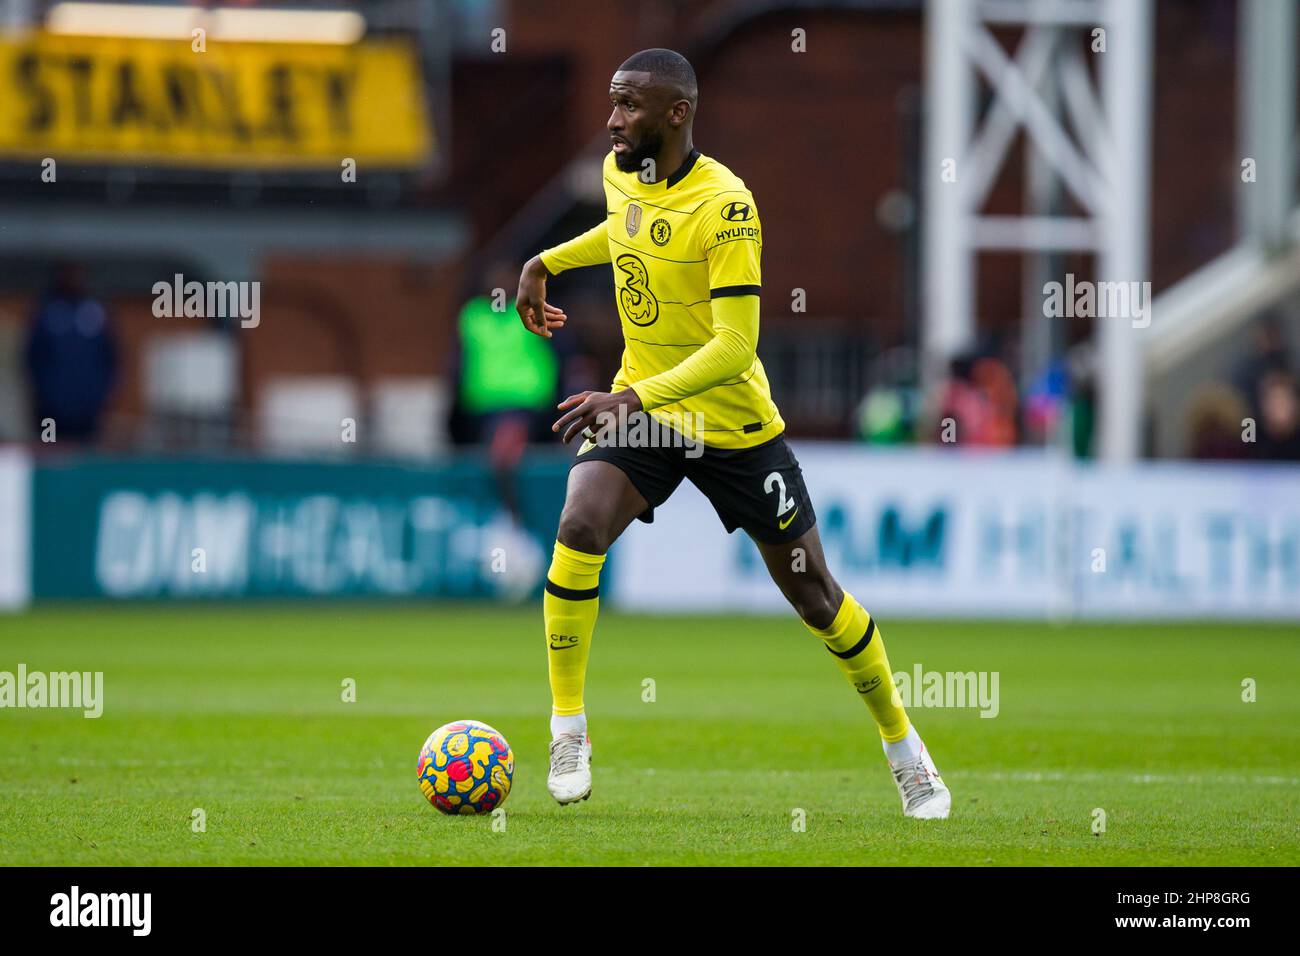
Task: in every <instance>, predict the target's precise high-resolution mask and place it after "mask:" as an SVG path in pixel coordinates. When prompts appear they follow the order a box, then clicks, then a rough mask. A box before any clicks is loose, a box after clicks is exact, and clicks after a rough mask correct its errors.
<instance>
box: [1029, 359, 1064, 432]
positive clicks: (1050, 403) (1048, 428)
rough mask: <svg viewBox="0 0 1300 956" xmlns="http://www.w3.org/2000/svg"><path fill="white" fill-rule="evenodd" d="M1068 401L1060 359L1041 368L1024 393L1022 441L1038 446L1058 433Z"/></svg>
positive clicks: (1062, 363) (1062, 364)
mask: <svg viewBox="0 0 1300 956" xmlns="http://www.w3.org/2000/svg"><path fill="white" fill-rule="evenodd" d="M1069 402H1070V368H1069V364H1068V362H1067V361H1066V359H1064V358H1060V359H1056V360H1055V361H1053V362H1051V363H1049V364H1048V366H1047V367H1046V368H1045V369H1043V371H1042V373H1041V374H1039V376H1038V378H1036V379H1035V380H1034V381H1033V382H1032V383H1031V384H1030V386H1029V389H1028V391H1027V392H1026V394H1025V432H1026V438H1027V439H1028V440H1029V441H1031V442H1035V443H1038V444H1046V443H1049V442H1051V441H1053V440H1054V439H1055V438H1056V437H1057V436H1058V435H1059V434H1060V428H1061V427H1062V423H1063V421H1064V418H1065V414H1066V411H1067V409H1068V407H1069Z"/></svg>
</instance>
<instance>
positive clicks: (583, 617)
mask: <svg viewBox="0 0 1300 956" xmlns="http://www.w3.org/2000/svg"><path fill="white" fill-rule="evenodd" d="M604 563H605V556H604V555H603V554H583V553H582V552H581V551H574V550H573V549H572V548H568V547H565V546H564V545H562V544H560V542H558V541H557V542H555V553H554V555H553V557H552V558H551V567H550V570H549V571H547V572H546V594H545V596H544V597H543V598H542V616H543V618H544V619H545V621H546V647H547V651H546V654H547V658H546V659H547V663H548V665H549V667H550V673H551V712H552V713H554V714H559V715H563V716H571V715H573V714H581V713H582V712H583V703H582V690H583V686H584V685H585V684H586V682H587V656H588V655H589V654H590V652H591V633H592V631H594V630H595V629H596V610H597V608H598V607H599V605H600V598H599V597H597V595H598V594H599V592H600V589H599V587H598V584H599V582H600V568H601V566H602V565H603V564H604Z"/></svg>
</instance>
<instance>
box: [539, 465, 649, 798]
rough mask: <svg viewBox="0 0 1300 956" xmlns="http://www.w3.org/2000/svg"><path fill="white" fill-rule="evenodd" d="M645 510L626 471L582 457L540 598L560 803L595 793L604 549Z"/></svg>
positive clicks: (553, 782)
mask: <svg viewBox="0 0 1300 956" xmlns="http://www.w3.org/2000/svg"><path fill="white" fill-rule="evenodd" d="M647 508H648V505H647V503H646V500H645V498H644V497H642V495H641V493H640V492H639V491H637V489H636V487H635V486H634V485H633V484H632V482H631V480H630V479H629V478H628V477H627V475H626V474H625V473H624V472H623V471H622V470H621V469H619V468H618V467H617V466H615V465H612V464H610V463H609V462H607V461H597V460H592V461H580V462H578V463H577V464H575V465H574V466H573V468H572V469H571V470H570V471H569V485H568V491H567V493H566V495H565V500H564V511H563V513H562V514H561V516H560V528H559V532H558V533H557V535H556V542H555V552H554V556H553V557H552V559H551V567H550V569H549V570H548V571H547V574H546V593H545V595H544V596H543V599H542V608H543V616H544V618H545V622H546V647H547V650H546V653H547V664H548V669H549V671H550V679H551V704H552V706H551V715H552V716H551V770H550V774H549V776H548V779H547V786H548V788H549V789H550V792H551V796H553V797H554V798H555V799H556V800H558V801H559V802H560V803H562V804H563V803H572V802H574V801H575V800H585V799H586V798H587V797H588V796H590V795H591V771H590V769H589V766H588V764H589V763H590V760H591V742H590V740H589V738H588V737H587V715H586V710H585V706H584V703H583V689H584V686H585V684H586V679H587V660H588V657H589V655H590V652H591V637H592V633H593V632H594V631H595V629H596V612H597V610H598V608H599V605H600V599H599V596H598V595H599V593H600V570H601V567H602V566H603V565H604V563H605V552H606V551H607V550H609V546H610V545H611V544H613V543H614V541H615V540H617V538H618V536H619V535H620V534H622V533H623V530H624V529H625V528H626V527H627V526H628V524H629V523H631V521H632V519H633V518H635V517H636V516H637V515H639V514H642V513H644V512H645V511H646V509H647Z"/></svg>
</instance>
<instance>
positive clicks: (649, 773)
mask: <svg viewBox="0 0 1300 956" xmlns="http://www.w3.org/2000/svg"><path fill="white" fill-rule="evenodd" d="M883 634H884V635H885V639H886V646H887V649H888V651H889V655H890V662H891V664H892V666H893V668H894V670H895V671H902V670H907V671H911V670H912V668H913V665H914V664H915V663H916V662H920V663H922V664H923V666H924V667H925V669H926V670H927V671H929V670H942V671H947V670H955V671H997V672H999V674H1000V684H999V690H1000V713H999V714H998V716H997V717H996V718H994V719H984V718H980V716H979V714H978V711H977V710H975V709H946V710H944V709H929V710H927V709H923V708H922V709H918V708H913V709H912V710H911V715H912V718H913V720H914V722H915V723H916V725H917V727H918V728H919V729H920V730H921V732H922V734H923V735H924V737H925V739H926V742H927V744H928V745H929V747H930V749H931V751H932V752H933V754H934V756H935V758H936V761H937V763H938V765H939V769H940V771H941V772H942V773H943V775H944V778H945V780H946V781H947V782H948V784H949V786H950V787H951V788H952V792H953V798H954V805H953V815H952V818H951V819H949V820H947V821H944V822H931V821H911V820H904V819H903V817H902V815H901V813H900V809H899V803H898V797H897V794H896V791H895V789H894V785H893V782H892V781H891V779H890V777H889V774H888V772H887V770H886V768H885V764H884V761H883V757H882V755H881V752H880V745H879V742H878V738H877V736H876V734H875V731H874V728H873V726H872V724H871V723H870V720H869V717H868V714H867V711H866V708H865V707H863V705H862V703H861V702H860V701H859V700H858V698H857V695H856V694H855V693H853V691H852V689H851V688H850V687H849V686H848V685H847V683H846V682H845V681H844V678H843V677H842V676H841V675H840V673H839V671H838V670H837V668H836V667H835V666H834V662H833V661H832V660H830V658H829V655H827V654H826V652H825V651H824V650H822V649H821V647H820V646H818V644H817V642H816V641H815V640H813V639H812V638H811V637H809V636H808V634H807V633H806V632H805V631H804V630H803V628H802V626H801V625H800V624H799V623H798V621H797V620H795V619H794V618H793V617H789V618H743V617H741V618H737V617H678V616H672V617H647V616H639V615H638V616H632V615H625V614H618V613H614V612H612V611H609V610H606V611H603V612H602V614H601V619H600V623H599V625H598V628H597V633H596V638H595V644H594V648H593V652H592V662H591V672H590V675H589V679H588V688H587V709H588V713H589V714H590V718H591V733H592V739H593V743H594V746H595V761H594V764H593V769H594V771H595V790H594V793H593V795H592V798H591V800H590V801H588V802H586V803H581V804H578V805H576V806H571V807H558V806H556V805H554V804H553V803H552V802H551V801H550V798H549V797H548V795H547V793H546V779H545V778H546V759H547V758H546V753H547V751H546V745H547V740H548V737H549V733H548V729H547V719H548V714H549V701H550V697H549V693H548V689H547V682H546V658H545V650H544V643H543V638H542V636H541V629H540V609H539V608H525V609H518V610H502V609H495V608H487V607H482V608H479V607H458V606H447V605H436V606H434V605H430V606H425V607H418V606H411V605H404V606H386V605H380V604H373V605H365V606H358V605H351V606H338V605H320V604H316V605H307V604H304V605H300V606H282V605H277V606H261V607H259V606H250V605H245V606H241V607H238V608H225V607H219V606H214V605H204V606H195V607H189V608H183V609H181V608H177V607H175V606H171V607H137V608H104V607H94V608H84V609H83V608H47V609H39V610H36V611H33V612H30V613H27V614H24V615H21V616H16V617H0V670H7V671H11V672H12V671H15V670H16V668H17V665H18V663H20V662H21V663H24V664H26V665H27V668H28V671H29V672H30V671H37V670H40V671H62V670H79V671H87V670H89V671H103V672H104V696H105V705H104V714H103V716H102V717H101V718H99V719H97V720H88V719H85V718H83V717H82V716H81V713H80V712H79V711H69V710H8V709H6V710H0V793H2V794H3V799H0V863H2V864H6V865H15V864H38V865H49V864H58V865H77V866H81V865H98V864H178V865H189V864H195V865H227V864H253V865H256V864H282V865H320V864H325V865H332V864H381V865H382V864H402V865H407V864H410V865H461V864H479V865H482V864H488V865H491V864H526V865H568V864H621V865H642V864H649V865H663V864H718V865H743V864H767V865H783V866H784V865H837V864H851V865H873V866H878V865H910V864H922V865H949V864H955V865H1005V864H1028V865H1040V864H1042V865H1055V866H1071V865H1158V864H1202V865H1227V864H1256V865H1258V864H1263V865H1282V864H1287V865H1295V864H1297V863H1300V834H1298V833H1297V822H1296V821H1297V818H1300V634H1297V629H1296V628H1295V627H1294V626H1281V625H1263V624H1219V623H1214V622H1204V623H1200V624H1197V625H1195V626H1190V625H1186V624H1179V625H1133V624H1124V625H1117V624H1086V625H1085V624H1077V625H1070V626H1064V627H1053V626H1049V625H1045V624H1022V623H1018V624H1002V623H996V624H995V623H977V624H972V623H965V622H955V621H954V622H943V623H932V622H929V623H927V622H901V621H899V622H891V621H888V620H886V621H884V622H883ZM1248 677H1249V678H1254V679H1255V681H1256V682H1257V693H1258V700H1257V701H1256V702H1255V703H1243V701H1242V699H1241V697H1242V690H1241V684H1242V681H1243V679H1245V678H1248ZM345 678H353V679H354V680H355V681H356V701H355V703H345V702H343V700H342V689H341V688H342V682H343V681H344V679H345ZM647 678H651V679H653V680H654V682H655V683H654V691H655V694H654V696H655V700H654V701H653V702H645V701H644V700H643V695H644V691H643V686H644V685H643V681H645V679H647ZM458 718H474V719H478V720H482V721H486V722H487V723H490V724H492V725H493V726H495V727H496V728H497V729H498V730H500V731H501V732H502V733H504V734H505V735H506V737H507V738H508V739H509V741H510V743H511V745H512V746H513V748H514V751H515V756H516V770H515V780H514V788H513V791H512V792H511V794H510V797H509V799H508V800H507V802H506V803H505V809H506V827H505V829H504V831H494V829H493V827H492V821H491V819H490V818H486V817H483V818H451V817H444V816H442V815H441V814H438V813H437V812H435V811H434V810H433V809H432V808H431V807H430V806H429V805H428V804H427V803H426V802H425V800H424V797H423V796H422V795H421V793H420V791H419V788H418V787H417V785H416V778H415V764H416V756H417V754H418V752H419V749H420V745H421V744H422V743H423V741H424V738H425V737H426V736H427V735H428V733H429V732H430V731H431V730H432V729H433V728H435V727H437V726H439V725H440V724H442V723H445V722H447V721H449V720H453V719H458ZM196 808H199V809H202V810H203V811H204V814H205V815H206V830H205V831H204V832H199V833H196V832H194V831H193V828H192V825H191V824H192V820H193V819H194V817H193V811H194V810H195V809H196ZM1097 808H1100V809H1101V810H1103V811H1104V812H1105V832H1104V833H1102V834H1099V835H1098V834H1094V833H1093V821H1094V817H1095V813H1094V811H1095V810H1096V809H1097ZM797 809H801V810H803V811H804V814H805V816H806V830H805V831H804V832H798V831H797V830H796V828H795V827H794V826H793V823H794V822H795V819H796V816H797V814H796V812H795V811H796V810H797Z"/></svg>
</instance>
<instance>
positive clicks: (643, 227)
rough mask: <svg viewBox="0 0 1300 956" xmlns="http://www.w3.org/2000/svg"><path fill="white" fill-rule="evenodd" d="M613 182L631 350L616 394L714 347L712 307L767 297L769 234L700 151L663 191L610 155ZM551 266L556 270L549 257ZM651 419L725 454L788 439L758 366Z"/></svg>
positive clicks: (610, 200) (741, 188) (614, 254)
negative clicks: (685, 426) (723, 300)
mask: <svg viewBox="0 0 1300 956" xmlns="http://www.w3.org/2000/svg"><path fill="white" fill-rule="evenodd" d="M604 180H605V199H606V203H607V206H606V210H607V211H606V218H605V234H606V237H607V239H608V242H609V258H608V260H605V261H608V262H610V263H611V264H612V266H613V269H614V297H615V300H616V302H617V305H618V314H619V319H620V321H621V322H622V326H623V339H624V343H625V345H624V349H623V362H622V367H621V368H620V369H619V371H618V374H617V375H616V376H615V377H614V390H615V391H617V390H619V389H622V388H626V387H628V386H632V385H635V384H636V383H637V382H638V381H640V380H642V379H646V378H649V377H650V376H652V375H656V374H658V373H660V372H663V371H666V370H667V369H670V368H672V367H673V366H675V365H677V364H678V363H679V362H681V361H682V360H683V359H685V358H687V357H688V356H689V355H691V354H692V353H693V352H695V351H696V350H697V349H699V348H700V347H701V346H702V345H704V344H705V343H706V342H708V341H709V339H710V338H711V337H712V335H713V320H712V315H711V313H710V306H709V302H710V300H711V299H714V298H718V297H721V296H729V295H758V294H759V291H760V287H761V285H762V273H761V271H760V268H759V260H760V256H761V253H762V249H763V233H762V225H761V223H760V221H759V218H758V209H757V208H756V206H755V203H754V197H753V196H752V195H751V194H750V192H749V190H748V189H746V188H745V184H744V182H743V181H742V180H741V179H740V178H739V177H737V176H736V175H735V174H734V173H732V172H731V170H729V169H727V167H725V166H723V165H722V164H721V163H720V162H718V161H717V160H716V159H712V158H710V157H708V156H704V155H702V154H700V153H699V152H698V151H693V152H692V154H691V156H690V157H689V158H688V159H687V161H686V163H684V164H683V166H682V168H681V169H679V170H678V171H677V172H675V173H674V174H673V175H671V176H669V177H667V178H665V179H663V180H661V181H659V182H657V183H646V182H642V181H641V179H640V178H639V176H638V175H637V174H636V173H624V172H620V171H619V169H618V167H617V166H616V165H615V163H614V154H613V153H612V152H611V153H609V154H607V155H606V157H605V163H604ZM594 231H595V230H593V232H594ZM557 248H558V247H557ZM602 251H603V250H602ZM548 252H549V250H548ZM542 260H543V263H545V264H547V266H548V268H550V265H551V264H550V262H549V261H548V260H547V252H543V253H542ZM573 264H575V265H576V264H580V263H578V262H574V263H573ZM650 414H652V415H653V416H654V417H655V418H656V419H658V420H660V421H661V422H664V423H665V424H669V425H676V424H677V423H681V422H683V421H686V422H694V423H698V428H699V430H697V431H696V432H695V434H694V435H693V436H692V437H694V438H695V439H697V440H701V441H703V442H704V444H706V445H711V446H716V447H719V448H748V447H750V446H753V445H758V444H761V443H763V442H765V441H769V440H770V439H772V438H775V437H776V436H777V435H779V434H781V432H782V431H784V429H785V423H784V422H783V421H782V420H781V414H780V412H778V411H777V408H776V405H775V403H773V401H772V393H771V390H770V388H769V387H768V382H767V374H766V373H765V372H764V371H763V364H762V363H761V362H760V361H759V360H758V358H757V356H755V358H754V360H753V363H752V364H751V365H750V366H749V368H748V369H747V370H745V371H744V372H743V373H742V374H740V375H739V376H736V377H735V378H733V379H730V380H728V381H726V382H723V383H722V384H720V385H716V386H714V387H713V388H709V389H706V390H705V391H703V392H700V393H698V394H696V395H692V396H690V397H688V398H685V399H683V400H681V401H679V402H673V403H671V404H667V405H662V406H660V407H659V408H656V409H654V410H653V411H652V412H651V413H650Z"/></svg>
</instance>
